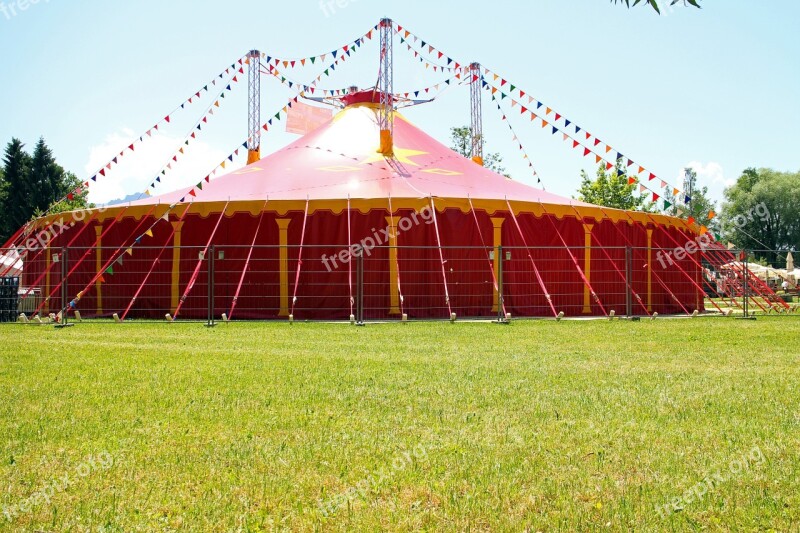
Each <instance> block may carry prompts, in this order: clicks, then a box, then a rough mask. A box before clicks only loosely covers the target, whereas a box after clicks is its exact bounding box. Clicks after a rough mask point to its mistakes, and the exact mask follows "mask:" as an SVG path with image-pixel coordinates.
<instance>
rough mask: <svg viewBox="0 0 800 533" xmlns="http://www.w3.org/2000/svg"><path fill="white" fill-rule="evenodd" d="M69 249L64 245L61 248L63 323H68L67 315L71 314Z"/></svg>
mask: <svg viewBox="0 0 800 533" xmlns="http://www.w3.org/2000/svg"><path fill="white" fill-rule="evenodd" d="M68 254H69V249H68V248H66V247H64V248H62V249H61V309H62V311H61V323H62V324H66V323H67V315H68V314H69V305H68V304H67V298H69V287H68V286H67V282H68V280H67V276H68V275H69V268H68V265H67V261H68V260H67V256H68Z"/></svg>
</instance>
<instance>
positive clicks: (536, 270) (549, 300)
mask: <svg viewBox="0 0 800 533" xmlns="http://www.w3.org/2000/svg"><path fill="white" fill-rule="evenodd" d="M506 205H507V206H508V212H509V213H511V218H513V219H514V225H515V226H516V227H517V231H518V232H519V236H520V238H521V239H522V244H524V245H525V250H526V251H527V253H528V259H530V261H531V266H532V267H533V273H534V274H535V275H536V281H537V282H539V287H540V288H541V289H542V293H544V297H545V298H546V299H547V303H548V305H549V306H550V310H551V311H553V316H555V317H556V318H557V317H558V312H557V311H556V308H555V306H554V305H553V298H552V297H551V296H550V293H549V292H547V287H545V286H544V280H543V279H542V276H541V275H540V274H539V268H538V267H537V266H536V262H535V261H534V260H533V256H532V255H531V250H530V248H528V242H527V241H526V240H525V235H524V234H523V233H522V228H521V227H520V225H519V221H518V220H517V215H515V214H514V210H513V209H511V202H509V201H508V198H506ZM501 261H502V258H501Z"/></svg>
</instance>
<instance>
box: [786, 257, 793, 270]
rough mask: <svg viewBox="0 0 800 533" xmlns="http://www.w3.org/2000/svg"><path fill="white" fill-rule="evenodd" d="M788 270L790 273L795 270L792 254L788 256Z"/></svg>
mask: <svg viewBox="0 0 800 533" xmlns="http://www.w3.org/2000/svg"><path fill="white" fill-rule="evenodd" d="M786 270H788V271H789V272H791V271H792V270H794V257H792V252H789V253H788V254H786Z"/></svg>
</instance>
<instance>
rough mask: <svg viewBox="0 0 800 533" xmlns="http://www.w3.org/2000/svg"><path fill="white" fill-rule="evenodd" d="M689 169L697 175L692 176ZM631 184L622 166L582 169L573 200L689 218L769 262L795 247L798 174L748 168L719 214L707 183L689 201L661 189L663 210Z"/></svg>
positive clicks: (798, 240) (799, 226) (799, 224)
mask: <svg viewBox="0 0 800 533" xmlns="http://www.w3.org/2000/svg"><path fill="white" fill-rule="evenodd" d="M691 172H692V174H693V177H694V178H696V177H697V174H696V173H694V171H691ZM636 188H637V185H636V184H635V183H633V184H629V183H628V174H627V172H626V170H625V169H624V168H623V167H622V165H618V166H617V168H616V169H614V170H612V171H609V172H606V167H605V165H602V164H601V165H600V167H599V168H598V169H597V174H596V176H595V177H594V179H592V178H590V177H589V176H588V175H587V173H586V172H585V171H584V172H581V186H580V188H579V189H578V196H577V198H578V199H579V200H581V201H584V202H588V203H592V204H597V205H602V206H606V207H611V208H614V209H627V210H639V211H650V212H662V213H666V214H668V215H672V216H682V217H684V218H688V217H693V218H694V219H695V220H696V221H697V222H698V223H700V224H703V225H705V226H706V227H708V229H709V230H710V231H711V232H712V233H713V234H714V235H716V236H717V237H718V238H720V239H721V240H722V241H723V242H726V243H727V242H730V243H731V244H733V245H734V246H735V247H736V248H739V249H746V250H756V253H755V256H756V257H758V258H764V259H766V260H767V261H769V262H773V263H776V262H777V263H780V262H781V257H783V256H784V254H785V252H788V251H797V250H800V172H794V173H793V172H779V171H776V170H772V169H768V168H761V169H756V168H748V169H746V170H745V171H744V172H742V175H741V176H740V177H739V179H738V180H737V181H736V183H734V184H733V185H732V186H731V187H728V188H726V189H725V192H724V201H723V203H722V206H721V208H720V211H719V212H717V211H718V207H717V204H716V202H714V201H712V200H711V199H710V198H709V196H708V187H701V188H698V189H696V190H695V191H694V192H693V194H692V196H691V202H690V203H689V204H688V205H687V204H686V202H685V198H683V197H681V198H676V197H675V196H674V195H673V194H672V191H671V190H669V189H668V190H665V191H664V192H663V193H662V194H661V197H662V198H663V199H666V200H667V201H668V202H669V203H670V204H671V205H670V206H669V207H668V208H667V209H662V208H663V207H664V205H665V204H663V203H662V202H663V200H662V202H659V203H658V205H656V204H655V203H653V202H651V201H649V200H648V199H647V198H645V197H642V196H638V195H637V194H635V193H636ZM709 214H712V216H711V217H709ZM769 250H772V251H775V252H779V253H771V252H768V251H769ZM780 252H783V253H784V254H781V253H780Z"/></svg>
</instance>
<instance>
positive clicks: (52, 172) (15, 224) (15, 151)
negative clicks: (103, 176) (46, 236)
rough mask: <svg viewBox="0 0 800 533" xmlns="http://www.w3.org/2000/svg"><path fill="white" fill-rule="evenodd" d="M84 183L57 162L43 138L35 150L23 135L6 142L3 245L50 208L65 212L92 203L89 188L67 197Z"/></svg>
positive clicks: (1, 180)
mask: <svg viewBox="0 0 800 533" xmlns="http://www.w3.org/2000/svg"><path fill="white" fill-rule="evenodd" d="M80 184H81V181H80V179H78V177H77V176H76V175H75V174H73V173H72V172H68V171H66V170H64V168H63V167H62V166H61V165H59V164H58V163H57V162H56V159H55V156H54V155H53V152H52V150H50V148H49V147H48V146H47V143H45V140H44V139H43V138H40V139H39V141H38V142H37V143H36V145H35V146H34V148H33V153H28V152H27V151H26V150H25V144H24V143H23V142H22V141H21V140H19V139H16V138H14V139H11V142H9V143H8V144H7V145H6V149H5V152H4V154H3V160H2V167H0V246H2V243H4V242H6V241H7V240H8V239H9V238H10V237H11V236H12V235H13V234H14V233H16V231H17V230H18V229H19V228H21V227H22V226H23V225H25V223H26V222H28V221H30V220H32V219H34V218H37V217H39V216H41V215H42V214H44V213H47V212H48V211H49V212H65V211H73V210H76V209H81V208H85V207H88V206H89V203H88V200H87V198H86V196H87V194H88V192H87V191H85V190H84V191H83V192H82V193H80V194H76V195H74V197H73V199H71V200H65V201H63V202H61V203H59V204H57V205H54V204H55V203H56V202H58V201H59V200H61V199H62V198H65V197H66V196H67V195H68V194H69V193H70V192H72V191H74V190H75V189H76V188H77V187H78V186H79V185H80Z"/></svg>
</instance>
